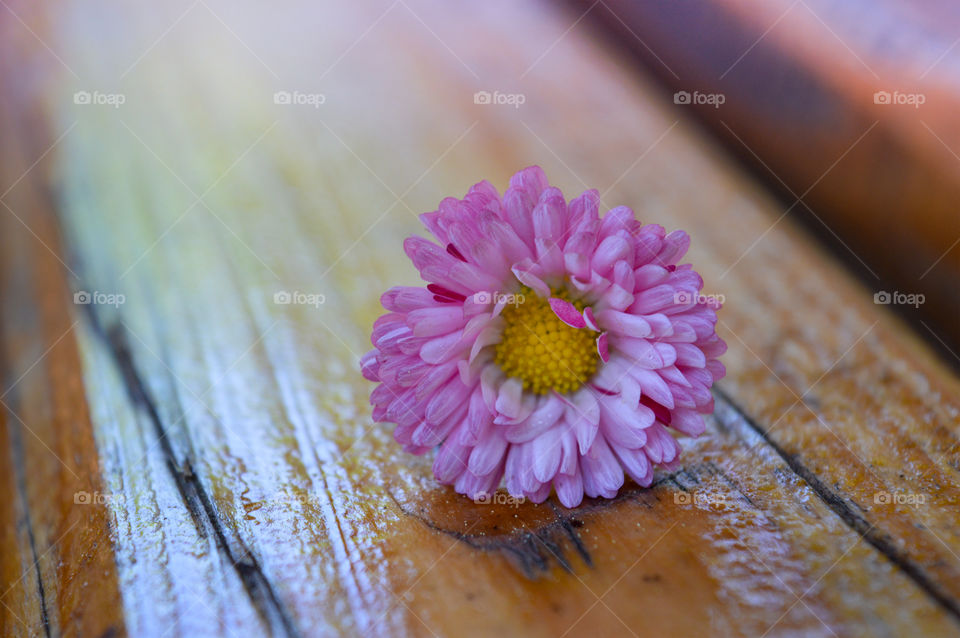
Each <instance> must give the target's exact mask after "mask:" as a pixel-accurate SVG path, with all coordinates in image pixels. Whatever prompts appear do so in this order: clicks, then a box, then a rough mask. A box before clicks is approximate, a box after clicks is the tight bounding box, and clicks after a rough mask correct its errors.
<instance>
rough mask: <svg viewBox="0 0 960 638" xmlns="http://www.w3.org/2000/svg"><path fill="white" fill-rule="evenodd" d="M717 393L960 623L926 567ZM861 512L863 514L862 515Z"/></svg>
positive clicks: (957, 609)
mask: <svg viewBox="0 0 960 638" xmlns="http://www.w3.org/2000/svg"><path fill="white" fill-rule="evenodd" d="M714 393H715V395H716V396H717V398H718V399H720V401H722V402H723V403H725V404H726V406H727V407H728V408H729V409H730V410H732V411H733V412H735V413H736V414H737V415H738V417H739V418H740V419H742V420H743V422H744V423H745V424H746V425H748V426H749V427H750V429H752V430H754V431H755V432H756V433H757V434H758V435H759V436H760V437H761V438H762V439H763V441H764V442H766V443H767V445H769V446H770V447H771V448H772V449H773V451H775V452H776V453H777V454H778V455H779V456H780V458H782V459H783V461H784V462H785V463H786V464H787V466H789V467H790V469H791V470H793V472H794V474H796V475H797V476H799V477H800V478H801V479H803V480H804V481H805V482H806V483H807V485H809V486H810V488H811V489H812V490H813V491H814V493H815V494H816V495H817V497H818V498H819V499H820V500H821V501H823V503H824V504H825V505H826V506H827V507H829V508H830V509H831V510H832V511H833V512H834V513H835V514H836V515H837V516H839V517H840V519H841V520H842V521H843V522H844V523H845V524H846V525H847V526H848V527H850V529H852V530H853V531H854V532H856V533H857V534H858V535H859V536H860V537H861V538H863V539H864V540H866V541H867V542H868V543H870V545H872V546H873V547H874V548H875V549H876V550H877V551H879V552H880V553H881V554H883V555H884V556H886V557H887V559H888V560H889V561H890V562H892V563H893V564H894V565H896V566H897V567H898V568H900V570H901V571H903V573H904V574H906V575H907V577H908V578H910V579H911V580H912V581H913V582H915V583H916V584H917V586H918V587H920V588H921V589H922V590H923V591H925V592H926V593H928V594H929V595H930V596H932V597H933V598H934V599H935V600H936V601H937V602H938V603H939V604H940V605H941V606H942V607H943V608H944V609H945V610H946V611H947V612H948V613H949V614H951V615H952V616H953V617H954V618H956V619H958V620H960V604H958V603H957V601H956V600H954V599H953V598H951V597H950V594H949V593H948V592H947V591H945V590H944V589H943V588H942V587H940V585H939V584H938V583H937V582H936V581H934V580H933V579H931V578H930V577H929V576H928V575H927V574H926V573H925V572H924V570H923V567H922V566H920V565H919V564H918V563H917V562H916V561H914V560H913V559H911V558H910V557H909V556H907V555H906V554H904V553H903V552H902V551H900V550H899V549H898V548H897V546H896V545H895V544H894V542H893V539H891V537H890V536H889V534H887V533H886V532H884V531H883V530H880V529H878V528H877V527H876V525H874V524H873V523H871V522H870V521H868V520H867V519H866V518H865V517H864V516H861V515H860V513H859V512H864V510H863V508H861V507H860V506H859V505H858V504H856V503H852V502H848V501H847V500H846V499H844V498H843V497H842V496H841V495H840V494H838V493H837V492H835V491H833V490H831V489H830V488H829V487H828V486H827V484H826V483H824V482H823V481H822V480H820V478H819V477H818V476H817V475H816V473H814V472H813V470H811V469H810V468H808V467H807V466H805V465H804V464H803V463H802V462H801V461H800V459H799V458H798V455H796V454H791V453H790V452H787V451H786V450H785V449H784V448H782V447H781V446H780V445H779V444H777V442H776V441H774V440H773V438H772V437H770V436H769V435H768V434H767V431H766V430H765V429H763V428H762V427H761V426H760V424H759V423H757V422H756V421H754V420H753V419H752V418H750V416H748V415H747V413H746V412H745V411H744V410H742V409H741V408H740V407H739V406H738V405H737V403H736V402H735V401H734V400H733V398H732V397H731V396H730V395H728V394H727V393H726V392H724V391H723V390H722V389H721V388H720V387H718V386H715V387H714ZM854 508H856V509H854ZM857 510H859V512H858V511H857Z"/></svg>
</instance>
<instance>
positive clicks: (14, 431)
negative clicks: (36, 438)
mask: <svg viewBox="0 0 960 638" xmlns="http://www.w3.org/2000/svg"><path fill="white" fill-rule="evenodd" d="M7 361H9V358H8V357H7V352H6V350H5V349H4V348H3V340H0V366H2V368H0V369H2V372H3V379H4V387H7V388H12V387H13V386H14V385H15V383H16V382H14V381H12V375H11V374H10V370H9V368H8V366H7V364H6V362H7ZM10 403H13V404H14V405H17V404H18V400H17V398H16V395H14V398H13V399H12V400H11V401H8V402H7V403H5V404H4V406H5V408H6V411H7V412H8V413H9V415H12V416H13V417H14V419H10V418H9V416H8V417H7V419H6V425H7V428H8V433H9V436H10V452H11V455H10V456H11V459H10V460H11V465H12V466H13V472H14V477H15V479H14V480H15V481H16V483H17V485H16V493H17V497H18V498H19V499H20V502H21V503H23V525H24V527H25V528H26V532H27V541H28V543H29V544H30V556H31V557H32V558H33V569H34V571H35V572H36V574H37V597H38V599H39V603H40V620H41V622H42V623H43V632H44V635H46V636H47V638H50V636H51V631H50V616H49V613H48V612H47V594H46V591H45V590H44V587H43V571H42V570H41V569H40V555H39V554H38V553H37V541H36V537H35V536H34V533H33V519H32V517H31V516H30V501H29V499H28V496H27V469H26V467H24V459H25V458H26V451H25V449H24V446H23V437H21V430H22V428H23V427H24V426H23V424H22V423H21V422H20V420H19V417H17V416H16V412H15V411H14V409H13V406H11V405H10ZM14 420H16V421H17V423H16V424H14V423H13V421H14ZM25 575H26V573H24V576H25Z"/></svg>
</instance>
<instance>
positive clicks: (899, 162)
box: [576, 0, 960, 365]
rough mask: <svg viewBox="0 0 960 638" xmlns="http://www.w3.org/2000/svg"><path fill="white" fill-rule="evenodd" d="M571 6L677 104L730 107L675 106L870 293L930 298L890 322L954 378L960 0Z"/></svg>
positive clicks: (959, 334)
mask: <svg viewBox="0 0 960 638" xmlns="http://www.w3.org/2000/svg"><path fill="white" fill-rule="evenodd" d="M576 5H577V11H581V12H582V11H587V10H590V11H589V18H590V19H595V20H597V21H602V22H603V23H604V24H605V25H607V26H608V27H610V29H611V30H612V31H615V32H616V33H617V34H618V35H619V36H620V40H621V41H622V43H624V44H625V45H627V47H629V48H631V49H632V50H633V51H635V52H636V53H637V54H638V55H639V56H640V57H641V58H642V59H643V60H644V62H645V64H644V67H645V69H646V70H649V71H652V72H653V73H655V74H656V75H658V76H659V78H660V79H661V80H662V81H663V82H664V83H665V84H666V85H667V86H668V87H669V89H668V90H669V92H670V93H673V92H674V91H687V92H694V91H699V92H700V93H702V94H712V93H719V94H722V95H723V98H724V101H723V103H722V104H721V105H719V106H715V105H714V104H712V103H709V104H707V103H705V104H701V105H699V106H698V105H695V104H692V105H678V106H677V107H676V109H677V111H685V112H686V113H688V114H695V115H696V116H697V117H698V118H700V120H701V121H702V122H704V123H705V124H706V125H707V127H708V128H709V129H711V130H712V132H713V133H714V134H716V135H717V136H718V137H719V138H720V139H722V140H723V141H724V142H725V143H726V145H727V148H728V149H729V150H731V151H732V152H733V153H734V154H736V155H738V156H739V157H740V158H741V159H742V160H744V161H745V163H746V164H748V165H749V166H751V167H752V168H753V169H755V171H756V174H757V175H758V176H759V178H760V179H762V180H764V181H766V182H767V183H768V184H769V185H770V186H771V187H772V188H773V189H775V190H776V191H778V192H779V193H780V195H781V197H782V199H783V201H784V204H783V206H784V209H785V210H789V211H790V212H791V214H793V215H794V216H797V217H799V218H801V219H804V220H805V221H806V222H807V226H808V228H810V229H811V230H813V231H814V232H815V233H817V234H818V235H820V236H821V237H822V238H823V239H825V240H826V241H828V242H830V243H832V245H833V246H834V247H835V249H836V252H837V253H838V256H840V257H841V258H842V259H844V260H845V261H846V262H847V263H848V264H850V265H852V266H853V267H854V268H856V269H857V270H858V271H859V272H860V273H861V275H862V278H863V279H864V280H865V281H866V282H867V285H868V286H870V287H871V288H873V289H874V290H875V291H884V290H885V291H887V292H892V291H894V290H897V291H900V292H902V293H904V294H922V295H924V296H925V302H924V303H923V304H921V305H920V306H919V307H917V308H914V307H912V306H911V305H903V306H901V307H899V308H896V309H897V310H899V311H900V312H902V313H903V314H904V315H905V316H907V317H910V318H912V319H914V321H915V323H916V326H917V329H918V331H919V332H920V333H921V334H922V336H923V337H924V338H925V339H927V341H929V342H930V343H931V345H932V346H933V347H934V348H936V349H938V350H942V351H943V352H944V357H945V358H946V359H947V362H948V363H949V364H951V365H957V363H958V361H957V359H956V357H955V356H954V354H951V353H950V352H949V350H950V349H952V352H953V353H956V352H960V347H958V346H960V324H958V322H957V320H956V318H957V316H958V314H960V295H958V294H957V287H956V280H957V276H958V273H960V249H958V244H960V242H958V240H960V215H957V201H958V200H960V172H958V171H957V167H958V162H960V155H958V150H960V136H958V132H957V127H956V126H955V125H954V120H955V114H956V112H957V109H958V107H960V91H958V90H957V85H956V80H955V78H956V76H957V70H958V68H960V48H958V47H956V38H957V32H958V28H960V11H958V10H957V7H956V5H955V4H954V3H950V2H925V3H905V2H900V1H898V0H881V1H879V2H868V1H865V0H863V1H856V2H844V3H835V2H829V1H821V0H804V1H803V2H793V1H792V0H780V1H778V2H766V1H758V0H710V1H709V2H672V3H671V2H632V1H630V0H609V1H608V0H605V1H604V3H603V4H601V5H594V4H593V3H592V2H589V1H588V0H583V1H582V2H578V3H576ZM591 5H593V6H591ZM589 21H590V20H587V22H589ZM601 37H605V36H601ZM878 93H879V94H880V95H876V94H878ZM875 97H876V99H875ZM877 100H879V103H878V102H877ZM854 142H857V143H856V145H854V146H851V145H852V144H853V143H854ZM921 322H922V323H921Z"/></svg>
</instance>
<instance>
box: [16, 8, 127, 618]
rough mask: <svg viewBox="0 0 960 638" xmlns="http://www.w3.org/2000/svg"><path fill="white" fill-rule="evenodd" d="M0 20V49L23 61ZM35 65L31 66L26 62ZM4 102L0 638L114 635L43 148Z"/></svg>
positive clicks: (111, 586) (97, 478) (28, 45)
mask: <svg viewBox="0 0 960 638" xmlns="http://www.w3.org/2000/svg"><path fill="white" fill-rule="evenodd" d="M26 35H27V34H26V33H24V32H23V29H22V28H16V27H15V26H14V25H12V24H10V23H9V22H7V21H6V20H3V21H0V41H2V42H3V43H4V45H5V47H8V46H11V45H12V44H13V43H17V44H18V45H19V46H22V48H21V49H19V50H20V51H22V52H23V53H27V52H30V54H31V55H35V54H36V53H37V52H36V49H35V48H34V47H35V46H36V42H27V41H26V38H25V36H26ZM29 59H33V60H36V59H37V58H29ZM34 68H35V67H33V68H32V67H31V65H25V64H24V62H23V60H22V59H17V58H11V57H9V56H8V55H6V51H5V52H4V54H3V55H0V77H2V78H3V90H4V93H5V94H7V93H8V92H9V94H13V95H20V96H23V95H27V94H29V88H28V85H29V82H30V79H31V78H30V71H31V70H33V69H34ZM12 107H13V101H11V102H10V103H5V104H4V108H2V109H0V130H2V131H3V132H4V133H3V144H2V145H0V175H2V179H0V184H2V186H0V189H2V190H0V193H2V196H0V291H2V293H0V298H2V299H3V303H2V304H0V450H2V457H0V458H2V460H0V481H2V482H3V485H4V486H5V488H6V490H5V494H4V497H3V498H2V499H0V501H2V504H0V521H2V522H0V634H2V635H4V636H15V635H25V636H26V635H29V636H40V635H47V636H51V635H61V633H62V628H69V630H70V633H73V634H75V635H76V634H79V635H89V636H110V635H117V634H119V633H121V632H122V631H123V626H124V621H123V612H122V609H121V606H120V592H119V590H120V586H119V583H118V582H117V577H118V576H117V570H116V567H115V564H114V553H113V545H112V542H111V538H110V536H111V527H110V523H111V520H110V517H111V514H110V512H109V511H108V509H107V508H106V507H105V506H104V505H103V504H102V503H100V504H99V505H97V504H95V501H96V498H97V496H98V495H100V494H103V493H105V490H104V487H103V482H102V477H101V467H100V460H99V459H100V457H99V454H98V450H97V448H96V445H95V443H94V431H93V427H92V423H91V421H90V418H89V414H88V411H87V403H86V400H85V397H84V392H85V386H86V384H85V382H84V380H83V376H82V374H83V373H82V370H81V365H80V360H79V356H78V352H77V347H76V341H75V333H74V329H75V327H76V325H77V318H76V317H73V316H72V310H71V303H70V301H71V299H70V294H69V288H68V286H69V282H68V279H69V278H70V277H71V274H70V272H69V270H68V269H67V268H66V267H65V265H64V264H63V263H62V262H61V261H60V257H59V255H60V254H61V253H62V250H61V248H60V238H59V234H58V229H57V225H56V220H55V219H54V215H53V210H52V208H51V205H50V204H51V202H50V198H49V192H48V191H47V190H46V188H45V184H46V183H47V180H46V178H45V177H44V176H43V169H42V167H41V168H39V169H38V168H37V167H36V164H35V160H36V159H37V157H38V156H39V155H40V154H41V153H42V152H43V150H44V148H45V147H46V146H47V145H48V144H49V140H46V139H44V137H43V136H42V134H43V133H45V131H43V130H42V129H38V127H36V126H31V124H33V122H30V118H29V116H28V114H27V113H25V112H24V111H23V110H17V109H15V108H12Z"/></svg>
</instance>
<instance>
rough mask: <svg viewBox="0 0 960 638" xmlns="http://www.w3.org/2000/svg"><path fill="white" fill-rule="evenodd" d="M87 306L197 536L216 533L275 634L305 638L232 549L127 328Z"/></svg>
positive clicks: (250, 561)
mask: <svg viewBox="0 0 960 638" xmlns="http://www.w3.org/2000/svg"><path fill="white" fill-rule="evenodd" d="M84 307H85V308H86V309H87V310H88V313H87V315H88V317H89V318H90V321H91V324H92V326H93V331H94V334H96V335H97V336H98V337H99V338H100V339H101V340H102V341H103V343H104V345H105V346H106V347H107V349H108V351H109V352H110V355H111V358H112V360H113V362H114V364H115V365H116V366H117V368H118V369H119V371H120V375H121V378H122V379H123V384H124V388H125V389H126V391H127V394H128V396H129V397H130V401H131V402H132V403H133V405H135V406H136V407H138V408H140V409H141V410H143V412H144V413H145V414H146V415H147V417H148V419H149V420H150V422H151V425H152V426H153V428H154V432H155V434H156V436H157V439H158V442H159V444H160V448H161V450H162V452H163V455H164V458H165V459H166V465H167V469H168V470H169V471H170V474H171V476H172V477H173V480H174V483H175V484H176V487H177V491H178V492H179V494H180V497H181V499H182V500H183V502H184V504H185V505H186V507H187V510H188V511H189V512H190V517H191V520H192V521H193V523H194V526H195V527H196V529H197V532H198V533H199V534H200V535H201V537H203V538H207V537H208V535H209V534H210V533H211V532H212V533H213V536H214V540H215V543H216V546H217V548H218V549H219V551H220V552H221V553H222V554H223V556H224V557H225V558H226V559H227V561H228V562H229V564H230V566H231V567H232V568H233V569H234V570H235V571H236V573H237V576H238V577H239V579H240V582H241V583H242V585H243V588H244V590H245V591H246V592H247V595H248V596H249V597H250V600H251V602H252V603H253V606H254V608H255V609H256V610H257V613H258V614H260V616H261V618H263V620H264V622H265V623H266V624H267V626H268V627H270V628H271V630H272V631H273V632H274V633H275V634H282V635H286V636H289V637H291V638H299V636H300V632H299V631H298V630H297V628H296V626H295V625H294V622H293V619H292V618H291V615H290V614H289V612H288V611H287V610H286V609H285V608H284V606H283V603H282V602H281V601H280V599H279V597H278V596H277V593H276V591H275V590H274V588H273V585H272V584H271V583H270V581H269V580H268V579H267V576H266V574H265V573H264V572H263V569H262V568H261V566H260V564H259V562H258V561H257V559H256V556H255V555H254V554H253V552H252V551H251V550H250V548H249V547H248V546H247V545H246V543H244V542H243V540H242V539H240V538H238V537H232V539H231V540H233V542H234V544H236V545H237V546H238V547H239V548H240V552H236V551H234V550H233V549H232V548H231V544H230V542H229V540H228V538H227V535H228V532H227V529H226V527H225V526H224V525H223V523H222V522H221V521H220V519H219V517H218V515H217V512H216V508H215V507H214V504H213V501H212V500H211V498H210V496H209V494H208V493H207V490H206V488H204V486H203V483H202V482H201V481H200V478H199V477H198V476H197V475H196V473H195V472H194V471H193V467H192V464H191V462H190V459H184V460H183V461H181V460H179V459H177V457H176V454H175V452H174V450H173V446H172V445H171V443H170V440H169V436H168V432H167V430H166V428H165V427H164V425H163V421H162V419H161V418H160V413H159V411H158V410H157V407H156V404H155V402H154V400H153V398H152V397H151V396H150V394H149V392H148V391H147V388H146V386H145V384H144V382H143V380H142V379H141V378H140V375H139V373H138V372H137V370H136V366H135V364H134V361H133V356H132V354H131V352H130V348H129V345H128V342H127V338H126V333H125V331H124V328H123V326H122V324H120V323H115V324H113V325H111V326H110V327H109V328H106V329H105V328H104V326H103V325H102V324H101V322H100V318H99V317H98V316H97V313H96V310H95V308H94V306H93V305H92V304H91V305H87V306H84Z"/></svg>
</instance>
